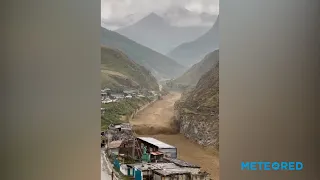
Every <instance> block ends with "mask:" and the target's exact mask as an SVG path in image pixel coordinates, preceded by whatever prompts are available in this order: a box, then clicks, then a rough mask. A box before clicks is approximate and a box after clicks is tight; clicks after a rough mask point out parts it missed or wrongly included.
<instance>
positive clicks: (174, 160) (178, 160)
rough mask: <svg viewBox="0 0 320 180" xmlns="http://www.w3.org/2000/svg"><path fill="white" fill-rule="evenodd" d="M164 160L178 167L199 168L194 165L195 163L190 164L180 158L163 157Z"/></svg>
mask: <svg viewBox="0 0 320 180" xmlns="http://www.w3.org/2000/svg"><path fill="white" fill-rule="evenodd" d="M164 160H167V161H169V162H171V163H174V164H176V165H178V166H180V167H191V168H200V166H198V165H195V164H191V163H189V162H186V161H183V160H181V159H173V158H167V157H166V158H164Z"/></svg>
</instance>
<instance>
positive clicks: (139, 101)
mask: <svg viewBox="0 0 320 180" xmlns="http://www.w3.org/2000/svg"><path fill="white" fill-rule="evenodd" d="M151 101H152V99H149V98H147V97H142V98H131V99H124V100H121V101H119V102H113V103H108V104H101V107H102V108H105V113H104V114H103V115H101V130H106V129H107V128H108V126H109V125H110V124H112V123H119V122H126V117H127V116H130V115H131V114H132V113H133V112H135V111H136V110H138V109H139V108H141V107H142V106H144V105H145V104H147V103H149V102H151ZM123 117H124V118H123Z"/></svg>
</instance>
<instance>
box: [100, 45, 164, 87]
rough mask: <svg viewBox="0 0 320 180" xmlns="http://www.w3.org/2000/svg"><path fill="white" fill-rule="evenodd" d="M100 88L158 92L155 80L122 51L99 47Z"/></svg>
mask: <svg viewBox="0 0 320 180" xmlns="http://www.w3.org/2000/svg"><path fill="white" fill-rule="evenodd" d="M101 79H102V81H101V86H102V87H108V88H112V89H125V88H127V89H128V88H136V89H139V88H146V89H149V90H159V85H158V84H157V80H156V78H155V77H154V76H153V75H152V74H151V72H150V71H148V70H147V69H146V68H144V67H143V66H141V65H139V64H137V63H136V62H134V61H132V60H130V59H129V57H128V56H127V55H126V54H124V53H123V52H122V51H120V50H118V49H114V48H110V47H105V46H101Z"/></svg>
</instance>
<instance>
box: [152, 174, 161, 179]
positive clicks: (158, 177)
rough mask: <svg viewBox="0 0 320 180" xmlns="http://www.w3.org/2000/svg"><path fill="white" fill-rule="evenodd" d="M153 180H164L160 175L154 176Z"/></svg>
mask: <svg viewBox="0 0 320 180" xmlns="http://www.w3.org/2000/svg"><path fill="white" fill-rule="evenodd" d="M153 180H162V178H161V176H160V175H158V174H153Z"/></svg>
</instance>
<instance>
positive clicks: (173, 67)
mask: <svg viewBox="0 0 320 180" xmlns="http://www.w3.org/2000/svg"><path fill="white" fill-rule="evenodd" d="M101 43H102V44H103V45H105V46H109V47H113V48H116V49H120V50H121V51H123V52H124V53H125V54H127V55H128V57H129V58H130V59H132V60H133V61H135V62H137V63H138V64H140V65H142V66H144V67H145V68H147V69H148V70H150V71H151V72H152V74H153V75H154V76H155V77H156V78H157V79H171V78H174V77H177V76H179V75H181V74H182V73H183V71H184V70H185V67H183V66H182V65H180V64H178V63H177V62H176V61H174V60H172V59H170V58H168V57H167V56H165V55H163V54H160V53H158V52H156V51H154V50H152V49H150V48H148V47H145V46H142V45H140V44H138V43H136V42H134V41H132V40H130V39H128V38H127V37H125V36H122V35H120V34H119V33H117V32H113V31H110V30H107V29H104V28H103V27H101ZM155 43H157V42H155Z"/></svg>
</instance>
